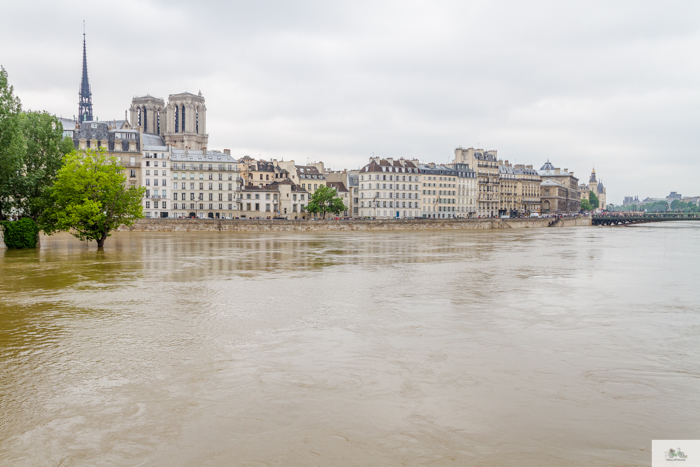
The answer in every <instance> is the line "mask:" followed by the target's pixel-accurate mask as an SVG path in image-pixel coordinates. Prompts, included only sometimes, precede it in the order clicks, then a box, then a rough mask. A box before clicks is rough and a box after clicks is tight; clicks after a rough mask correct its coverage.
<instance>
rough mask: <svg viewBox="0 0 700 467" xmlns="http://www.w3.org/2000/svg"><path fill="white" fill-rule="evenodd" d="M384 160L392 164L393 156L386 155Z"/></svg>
mask: <svg viewBox="0 0 700 467" xmlns="http://www.w3.org/2000/svg"><path fill="white" fill-rule="evenodd" d="M386 161H387V162H388V163H389V165H394V158H393V157H387V158H386Z"/></svg>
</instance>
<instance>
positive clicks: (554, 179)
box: [539, 161, 581, 214]
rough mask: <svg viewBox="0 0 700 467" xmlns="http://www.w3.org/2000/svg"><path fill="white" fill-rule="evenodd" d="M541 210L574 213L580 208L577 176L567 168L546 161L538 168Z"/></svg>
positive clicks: (554, 212) (555, 212) (544, 211)
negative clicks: (540, 180)
mask: <svg viewBox="0 0 700 467" xmlns="http://www.w3.org/2000/svg"><path fill="white" fill-rule="evenodd" d="M539 175H540V177H541V179H542V182H541V183H540V190H541V199H542V212H543V213H553V214H567V213H576V212H579V211H580V210H581V194H580V192H579V185H578V178H576V177H574V173H573V172H569V170H568V169H560V168H558V167H554V165H553V164H552V163H551V162H549V161H547V162H546V163H545V164H544V165H543V166H542V167H541V168H540V170H539Z"/></svg>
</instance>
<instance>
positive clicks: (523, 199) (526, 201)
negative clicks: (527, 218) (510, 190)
mask: <svg viewBox="0 0 700 467" xmlns="http://www.w3.org/2000/svg"><path fill="white" fill-rule="evenodd" d="M514 171H515V179H516V181H517V182H518V184H517V190H516V193H517V199H516V203H517V206H518V210H519V211H520V212H521V213H522V214H524V215H529V214H531V213H539V212H540V211H541V209H542V200H541V198H540V196H541V195H540V193H541V183H542V179H541V177H540V174H539V173H538V172H537V170H535V169H534V168H533V167H532V166H531V165H523V164H516V165H515V168H514Z"/></svg>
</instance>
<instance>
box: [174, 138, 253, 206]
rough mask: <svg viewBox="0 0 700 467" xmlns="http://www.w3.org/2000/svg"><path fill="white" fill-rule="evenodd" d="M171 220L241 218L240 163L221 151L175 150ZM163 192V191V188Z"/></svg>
mask: <svg viewBox="0 0 700 467" xmlns="http://www.w3.org/2000/svg"><path fill="white" fill-rule="evenodd" d="M171 162H172V168H171V171H172V193H173V198H172V209H171V212H172V217H199V218H210V219H221V218H234V217H238V215H239V211H240V207H239V203H240V197H239V194H240V192H241V184H242V182H243V180H242V178H241V177H240V171H239V168H238V161H237V160H236V159H234V158H233V157H231V156H230V155H228V154H225V153H222V152H218V151H198V150H189V149H172V152H171ZM161 189H162V188H161Z"/></svg>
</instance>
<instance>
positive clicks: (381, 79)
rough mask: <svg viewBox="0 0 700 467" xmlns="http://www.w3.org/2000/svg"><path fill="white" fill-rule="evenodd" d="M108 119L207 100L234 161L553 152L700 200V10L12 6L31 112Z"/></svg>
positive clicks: (380, 4) (379, 4) (584, 175)
mask: <svg viewBox="0 0 700 467" xmlns="http://www.w3.org/2000/svg"><path fill="white" fill-rule="evenodd" d="M83 20H85V21H86V25H87V51H88V68H89V75H90V85H91V87H92V93H93V97H92V100H93V112H94V114H95V115H96V116H97V117H99V118H100V119H113V118H123V117H124V111H125V110H126V109H127V108H128V107H129V105H130V102H131V98H132V97H133V96H136V95H144V94H146V93H149V94H151V95H154V96H158V97H163V98H165V99H167V96H168V94H174V93H179V92H183V91H189V92H193V93H197V92H198V91H199V90H201V91H202V94H203V95H204V97H205V98H206V104H207V108H208V114H207V127H208V128H207V129H208V132H209V147H210V148H212V149H224V148H229V149H231V151H232V154H233V155H234V156H236V157H241V156H243V155H246V154H248V155H251V156H253V157H262V158H265V159H269V158H273V157H274V158H278V159H280V158H284V159H294V160H295V161H297V163H306V162H307V161H315V160H323V161H324V162H325V163H326V166H327V167H331V168H333V169H343V168H348V169H351V168H359V167H361V166H362V165H364V164H366V163H367V159H368V158H369V157H371V155H372V153H374V154H375V155H377V156H382V157H407V158H418V159H420V160H421V161H425V162H429V161H433V162H443V163H444V162H448V161H450V160H451V159H452V157H453V156H454V148H455V147H457V146H465V147H469V146H474V147H482V148H485V149H497V150H498V155H499V158H501V159H506V160H509V161H510V162H511V163H515V162H517V163H526V164H533V165H535V166H536V168H539V167H540V166H541V165H542V164H543V163H544V162H545V161H546V160H547V159H549V160H551V161H552V162H553V163H554V164H555V166H557V167H562V168H568V169H569V170H572V171H574V172H575V174H576V175H577V176H578V177H579V178H580V179H581V180H582V181H584V182H588V177H589V175H590V172H591V168H592V167H593V166H595V169H596V172H597V174H598V177H599V178H602V180H603V182H604V183H605V185H606V188H607V190H608V201H609V202H610V201H612V202H615V203H619V202H621V201H622V197H623V196H625V195H639V196H640V197H642V196H644V197H646V196H654V197H661V196H666V195H667V194H668V193H669V191H671V190H674V191H678V192H681V193H682V194H683V195H700V181H699V175H700V157H698V156H699V150H698V147H699V142H700V131H699V128H698V125H699V124H700V87H699V86H700V58H698V57H699V55H700V2H698V1H678V0H674V1H664V2H662V1H656V2H650V1H642V0H631V1H610V0H607V1H602V2H596V1H590V0H587V1H581V2H574V1H557V2H555V1H550V2H542V1H533V0H530V1H527V2H524V1H521V0H520V1H500V2H499V1H464V0H462V1H439V0H430V1H413V0H401V1H379V0H371V1H365V0H354V1H348V2H339V1H328V0H325V1H312V0H298V1H294V2H292V1H278V0H258V1H255V2H251V1H247V2H236V1H228V0H218V1H206V0H199V1H196V2H195V1H177V0H167V1H165V0H164V1H143V0H138V1H129V0H126V1H121V2H102V1H92V2H86V1H84V0H83V1H80V2H70V1H61V2H56V1H43V2H39V1H31V0H25V1H21V2H20V1H12V2H9V4H8V3H6V4H4V5H3V14H2V15H1V16H0V64H1V65H3V66H4V67H5V69H6V70H7V72H8V73H9V78H10V82H11V84H13V85H14V87H15V93H16V94H17V95H18V96H19V97H20V98H21V100H22V103H23V106H24V108H25V109H34V110H39V109H43V110H47V111H49V112H51V113H55V114H57V115H63V116H68V117H72V116H73V115H75V114H76V113H77V102H78V87H79V85H80V76H81V60H82V21H83Z"/></svg>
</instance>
